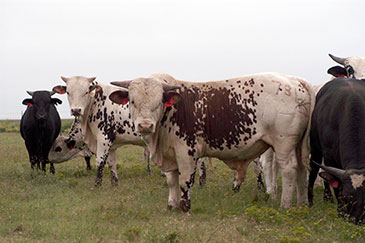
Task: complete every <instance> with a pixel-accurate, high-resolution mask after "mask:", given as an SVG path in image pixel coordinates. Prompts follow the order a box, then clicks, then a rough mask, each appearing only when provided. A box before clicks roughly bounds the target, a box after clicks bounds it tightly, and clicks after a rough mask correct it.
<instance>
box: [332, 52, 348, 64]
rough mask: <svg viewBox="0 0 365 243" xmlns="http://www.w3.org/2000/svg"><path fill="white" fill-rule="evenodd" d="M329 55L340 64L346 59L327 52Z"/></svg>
mask: <svg viewBox="0 0 365 243" xmlns="http://www.w3.org/2000/svg"><path fill="white" fill-rule="evenodd" d="M328 55H329V56H330V58H332V60H333V61H335V62H337V63H339V64H341V65H345V61H346V58H342V57H336V56H334V55H331V54H328Z"/></svg>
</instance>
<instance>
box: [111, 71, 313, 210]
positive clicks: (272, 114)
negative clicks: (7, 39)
mask: <svg viewBox="0 0 365 243" xmlns="http://www.w3.org/2000/svg"><path fill="white" fill-rule="evenodd" d="M112 84H114V85H118V86H121V87H124V88H126V89H128V90H118V91H115V92H113V93H111V95H110V96H109V98H110V99H111V100H113V101H114V102H116V103H118V104H127V103H128V102H129V104H130V105H129V109H130V112H131V118H132V120H133V122H134V124H135V126H136V131H137V132H138V133H139V134H141V135H142V137H143V139H144V141H145V142H146V144H147V147H148V149H149V150H150V152H151V159H152V161H154V162H155V163H156V164H157V165H158V166H159V167H160V168H161V169H162V170H163V171H166V172H167V181H168V186H169V199H168V207H169V208H177V207H180V208H181V209H182V210H183V211H189V210H190V207H191V203H190V193H191V188H192V186H193V184H194V175H195V171H196V163H197V160H198V158H200V157H204V156H207V157H216V158H218V159H220V160H222V161H224V162H225V163H226V164H227V165H228V166H229V167H230V168H231V169H233V170H236V172H237V179H238V180H240V181H241V182H242V181H244V180H245V177H246V170H247V167H248V164H249V162H250V161H252V160H253V159H254V158H256V157H258V156H259V155H260V154H262V153H263V152H265V151H266V150H267V149H268V148H269V147H273V148H274V150H275V152H276V155H275V156H276V161H277V163H278V165H279V168H280V169H281V173H282V181H283V193H282V198H281V206H283V207H290V206H291V203H292V196H293V192H294V187H295V184H296V185H297V191H298V204H302V203H304V202H306V201H307V195H306V179H307V178H306V170H305V163H306V162H307V160H308V156H309V149H308V143H307V139H308V133H309V130H308V121H309V120H310V115H311V110H312V108H313V105H314V93H313V91H312V90H311V87H310V85H309V84H308V83H307V82H306V81H305V80H303V79H301V78H297V77H293V76H288V75H282V74H276V73H265V74H255V75H248V76H243V77H239V78H233V79H227V80H222V81H215V82H185V81H178V80H175V79H174V78H173V77H171V76H169V75H167V74H155V75H152V76H150V77H149V78H138V79H134V80H130V81H122V82H112ZM150 94H154V95H153V96H152V95H150ZM124 108H125V106H124V107H121V109H124ZM179 187H180V190H181V199H180V202H179Z"/></svg>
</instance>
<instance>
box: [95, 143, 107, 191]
mask: <svg viewBox="0 0 365 243" xmlns="http://www.w3.org/2000/svg"><path fill="white" fill-rule="evenodd" d="M110 147H111V142H109V141H107V140H99V141H98V144H97V149H96V158H95V163H96V168H97V174H96V178H95V187H99V186H101V183H102V180H103V173H104V167H105V164H106V161H107V159H108V156H109V150H110Z"/></svg>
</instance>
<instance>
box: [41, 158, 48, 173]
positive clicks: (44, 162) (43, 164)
mask: <svg viewBox="0 0 365 243" xmlns="http://www.w3.org/2000/svg"><path fill="white" fill-rule="evenodd" d="M46 164H47V163H46V161H44V160H42V170H43V171H44V172H46Z"/></svg>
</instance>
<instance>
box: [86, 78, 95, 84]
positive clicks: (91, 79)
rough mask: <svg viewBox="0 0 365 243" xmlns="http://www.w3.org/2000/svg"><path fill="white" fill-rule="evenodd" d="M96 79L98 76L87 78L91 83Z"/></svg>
mask: <svg viewBox="0 0 365 243" xmlns="http://www.w3.org/2000/svg"><path fill="white" fill-rule="evenodd" d="M95 79H96V77H91V78H87V80H88V81H89V82H90V83H91V82H93V81H94V80H95Z"/></svg>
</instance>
